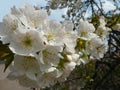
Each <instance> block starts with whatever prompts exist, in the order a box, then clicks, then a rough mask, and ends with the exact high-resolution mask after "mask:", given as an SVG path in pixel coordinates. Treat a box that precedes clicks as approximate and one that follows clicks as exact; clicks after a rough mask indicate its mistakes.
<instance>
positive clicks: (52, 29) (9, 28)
mask: <svg viewBox="0 0 120 90" xmlns="http://www.w3.org/2000/svg"><path fill="white" fill-rule="evenodd" d="M100 22H101V23H100V26H99V27H98V29H97V30H96V29H95V27H94V26H93V24H91V23H89V22H88V21H87V20H80V22H79V25H78V27H76V30H73V23H72V22H70V21H63V22H59V21H56V20H50V19H49V18H48V14H47V11H46V10H43V9H38V8H35V7H32V6H30V5H28V4H24V5H23V6H22V7H20V8H16V7H15V6H14V7H12V8H11V13H9V14H7V15H6V16H4V18H3V21H2V22H1V23H0V37H1V38H0V39H1V41H2V42H3V43H4V44H6V43H9V48H10V50H11V51H12V52H13V53H14V61H13V63H12V64H11V65H10V66H9V68H10V71H11V72H10V73H9V75H8V78H9V79H11V80H16V79H17V80H18V81H19V83H20V84H21V85H23V86H26V87H40V88H44V87H49V86H51V85H54V84H56V83H57V82H62V81H64V80H66V79H67V77H68V76H69V74H70V73H71V71H72V70H73V69H74V68H75V66H76V65H80V64H82V63H83V64H86V63H87V62H89V61H90V60H95V59H100V58H103V56H104V54H105V53H106V51H107V48H108V44H107V40H106V36H107V35H108V34H109V30H110V29H109V28H106V27H105V21H104V19H101V20H100Z"/></svg>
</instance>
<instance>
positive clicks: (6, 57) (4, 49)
mask: <svg viewBox="0 0 120 90" xmlns="http://www.w3.org/2000/svg"><path fill="white" fill-rule="evenodd" d="M13 59H14V54H13V53H12V52H11V51H10V49H9V47H8V45H7V44H2V43H0V62H4V63H5V68H4V72H5V71H6V69H7V68H8V66H9V65H10V64H11V63H12V61H13Z"/></svg>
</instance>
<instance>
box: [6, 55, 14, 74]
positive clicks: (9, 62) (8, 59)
mask: <svg viewBox="0 0 120 90" xmlns="http://www.w3.org/2000/svg"><path fill="white" fill-rule="evenodd" d="M13 59H14V54H13V53H11V54H10V55H9V56H8V57H7V58H6V61H5V68H4V72H5V71H6V69H7V68H8V66H9V65H10V64H11V63H12V61H13Z"/></svg>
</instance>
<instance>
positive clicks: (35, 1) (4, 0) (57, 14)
mask: <svg viewBox="0 0 120 90" xmlns="http://www.w3.org/2000/svg"><path fill="white" fill-rule="evenodd" d="M102 1H105V2H106V3H105V4H104V9H105V10H106V11H109V10H111V9H114V8H115V7H114V5H113V4H112V3H111V2H110V1H109V0H102ZM23 3H28V4H31V5H38V6H39V5H40V6H45V5H46V1H45V0H1V1H0V21H2V18H3V16H5V15H6V14H7V13H9V12H10V8H11V7H12V6H14V5H15V6H17V7H20V6H21V5H22V4H23ZM66 11H67V8H65V9H62V10H59V9H58V10H55V11H54V10H53V11H51V16H50V18H51V19H56V20H59V21H61V20H63V19H62V18H61V15H62V14H65V13H66ZM90 13H91V12H90V8H89V9H88V10H87V13H86V15H85V16H86V17H88V16H90Z"/></svg>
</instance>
